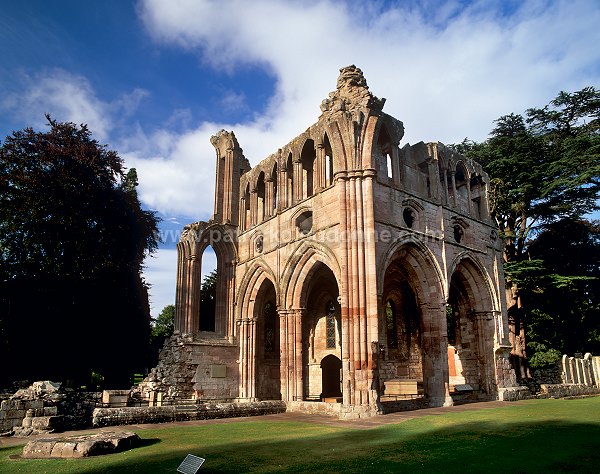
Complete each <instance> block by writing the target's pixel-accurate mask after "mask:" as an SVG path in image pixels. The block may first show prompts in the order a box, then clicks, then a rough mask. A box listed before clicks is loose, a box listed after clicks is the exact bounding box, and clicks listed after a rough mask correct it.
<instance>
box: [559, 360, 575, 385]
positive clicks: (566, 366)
mask: <svg viewBox="0 0 600 474" xmlns="http://www.w3.org/2000/svg"><path fill="white" fill-rule="evenodd" d="M561 362H562V374H561V375H562V381H563V383H566V384H569V383H573V373H572V372H571V364H570V362H569V357H567V355H566V354H564V355H563V356H562V359H561Z"/></svg>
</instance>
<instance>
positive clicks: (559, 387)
mask: <svg viewBox="0 0 600 474" xmlns="http://www.w3.org/2000/svg"><path fill="white" fill-rule="evenodd" d="M584 395H600V388H599V387H590V386H587V385H582V384H542V385H541V386H540V394H539V396H538V398H565V397H580V396H584Z"/></svg>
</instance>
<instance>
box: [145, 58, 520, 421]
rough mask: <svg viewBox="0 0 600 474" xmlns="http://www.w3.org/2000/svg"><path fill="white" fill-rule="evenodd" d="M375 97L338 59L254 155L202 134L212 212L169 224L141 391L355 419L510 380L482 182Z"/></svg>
mask: <svg viewBox="0 0 600 474" xmlns="http://www.w3.org/2000/svg"><path fill="white" fill-rule="evenodd" d="M384 103H385V99H379V98H377V97H375V96H374V95H373V94H372V93H371V92H370V91H369V88H368V86H367V82H366V80H365V78H364V76H363V74H362V71H361V70H360V69H359V68H357V67H355V66H349V67H345V68H343V69H341V70H340V76H339V79H338V82H337V87H336V90H335V91H333V92H332V93H330V94H329V96H328V97H327V98H326V99H325V100H324V101H323V103H322V104H321V111H322V113H321V116H320V117H319V119H318V121H317V122H316V123H315V124H313V125H311V126H310V127H309V128H308V129H307V130H306V131H304V132H303V133H301V134H300V135H299V136H297V137H296V138H294V139H293V140H291V141H290V142H289V143H287V144H285V145H283V146H282V147H281V148H280V149H278V150H277V151H275V152H274V153H273V154H272V155H270V156H269V157H267V158H266V159H264V160H263V161H261V162H260V163H259V164H258V165H256V166H254V167H251V166H250V164H249V162H248V160H247V159H246V157H245V156H244V154H243V151H242V148H241V147H240V145H239V144H238V141H237V139H236V137H235V135H234V134H233V132H228V131H225V130H221V131H220V132H218V133H217V134H216V135H215V136H214V137H212V139H211V142H212V144H213V145H214V147H215V151H216V190H215V209H214V214H213V217H212V219H211V220H210V221H208V222H197V223H193V224H190V225H188V226H186V227H185V228H184V231H183V233H182V235H181V239H180V242H179V244H178V246H177V248H178V270H177V296H176V316H175V336H174V337H173V338H172V339H171V340H169V341H168V342H167V344H166V345H165V348H164V349H163V351H162V353H161V356H160V361H159V364H158V367H157V368H156V369H154V370H153V371H152V373H151V374H150V375H149V377H148V378H147V379H146V380H145V381H144V382H143V383H142V384H141V385H140V386H139V387H138V389H137V392H138V394H139V396H140V397H141V398H145V399H148V398H149V397H150V394H151V393H152V392H156V391H160V392H161V393H163V394H164V396H165V399H166V400H171V401H177V400H178V399H181V400H184V399H190V400H191V399H193V400H195V401H206V400H208V401H210V400H215V399H223V400H236V401H238V402H254V401H257V400H281V401H283V402H284V403H285V404H286V406H287V409H288V410H301V411H309V412H311V411H316V412H323V413H336V414H338V415H339V416H341V417H346V418H356V417H363V416H371V415H373V414H377V413H382V412H383V411H384V405H385V404H386V403H388V404H389V403H391V404H401V403H402V402H406V403H407V404H409V405H411V406H441V405H451V404H453V403H454V399H455V398H456V397H458V396H467V395H468V396H469V397H472V398H474V399H495V398H497V397H498V395H499V393H502V392H503V391H505V390H506V388H508V387H513V386H515V385H516V379H515V374H514V371H513V370H512V369H511V366H510V363H509V352H510V343H509V336H508V321H507V315H506V307H505V298H504V275H503V270H502V239H500V238H499V236H498V232H497V229H496V228H495V226H494V224H493V222H492V220H491V218H490V216H489V211H488V201H487V193H488V187H489V178H488V176H487V174H486V173H485V172H484V171H483V170H482V168H481V166H480V165H479V164H478V163H476V162H474V161H472V160H469V159H467V158H466V157H464V156H462V155H460V154H458V153H456V152H454V151H453V150H452V149H450V148H448V147H446V146H444V145H442V144H441V143H439V142H433V143H423V142H420V143H417V144H415V145H410V144H404V145H402V146H401V145H400V143H401V140H402V138H403V135H404V124H403V123H402V122H401V121H399V120H397V119H395V118H394V117H391V116H389V115H387V114H386V113H384V112H383V106H384ZM209 245H210V246H211V247H212V248H213V250H214V251H215V253H216V256H217V262H218V263H217V297H216V309H215V312H214V314H212V313H211V314H202V313H201V310H200V288H201V281H200V279H201V278H200V269H201V266H202V256H203V253H204V251H205V250H206V248H207V247H208V246H209ZM318 404H322V405H318Z"/></svg>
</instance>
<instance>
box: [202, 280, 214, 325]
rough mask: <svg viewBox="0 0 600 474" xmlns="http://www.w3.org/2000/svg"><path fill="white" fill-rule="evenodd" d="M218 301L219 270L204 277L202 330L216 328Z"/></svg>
mask: <svg viewBox="0 0 600 474" xmlns="http://www.w3.org/2000/svg"><path fill="white" fill-rule="evenodd" d="M216 301H217V270H213V271H212V272H211V273H209V274H208V275H206V276H205V277H204V280H203V281H202V288H201V291H200V314H201V318H200V330H201V331H214V330H215V310H216Z"/></svg>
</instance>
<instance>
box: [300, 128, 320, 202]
mask: <svg viewBox="0 0 600 474" xmlns="http://www.w3.org/2000/svg"><path fill="white" fill-rule="evenodd" d="M316 158H317V153H316V151H315V142H314V141H313V140H310V139H309V140H306V142H305V143H304V147H303V148H302V154H301V155H300V160H301V161H302V197H303V198H308V197H310V196H312V195H313V194H314V192H315V189H314V169H315V159H316Z"/></svg>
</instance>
